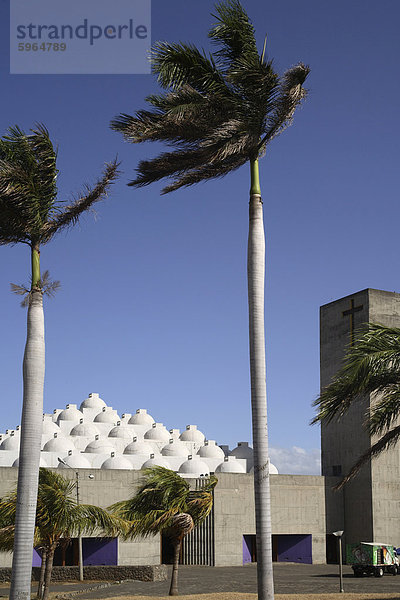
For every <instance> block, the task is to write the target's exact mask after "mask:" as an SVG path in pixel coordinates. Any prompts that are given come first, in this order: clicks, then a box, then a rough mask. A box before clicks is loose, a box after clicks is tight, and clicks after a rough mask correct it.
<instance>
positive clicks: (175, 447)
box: [161, 438, 188, 456]
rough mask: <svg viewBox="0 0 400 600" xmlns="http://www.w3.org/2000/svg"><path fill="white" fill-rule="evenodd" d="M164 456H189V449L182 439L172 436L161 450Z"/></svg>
mask: <svg viewBox="0 0 400 600" xmlns="http://www.w3.org/2000/svg"><path fill="white" fill-rule="evenodd" d="M161 454H162V455H163V456H187V454H188V449H187V447H186V445H185V444H184V443H183V442H181V441H180V440H177V439H174V438H171V439H170V440H169V443H168V444H167V445H166V446H164V448H163V449H162V450H161Z"/></svg>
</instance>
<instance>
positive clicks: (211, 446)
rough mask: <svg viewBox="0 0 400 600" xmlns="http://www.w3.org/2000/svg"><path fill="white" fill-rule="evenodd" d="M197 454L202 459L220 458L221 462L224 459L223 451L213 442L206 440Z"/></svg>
mask: <svg viewBox="0 0 400 600" xmlns="http://www.w3.org/2000/svg"><path fill="white" fill-rule="evenodd" d="M197 454H198V455H199V456H201V457H202V458H220V459H221V461H222V460H224V458H225V454H224V451H223V450H222V448H220V447H219V446H217V444H216V442H215V440H206V441H205V442H204V446H202V447H201V448H200V449H199V451H198V452H197Z"/></svg>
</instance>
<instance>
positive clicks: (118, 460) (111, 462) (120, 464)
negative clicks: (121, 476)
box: [101, 452, 133, 470]
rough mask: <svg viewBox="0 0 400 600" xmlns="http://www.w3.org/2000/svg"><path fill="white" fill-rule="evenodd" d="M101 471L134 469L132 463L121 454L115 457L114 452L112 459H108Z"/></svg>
mask: <svg viewBox="0 0 400 600" xmlns="http://www.w3.org/2000/svg"><path fill="white" fill-rule="evenodd" d="M101 469H129V470H132V469H133V465H132V463H131V462H130V461H129V460H128V459H127V458H124V457H123V456H121V455H120V454H119V455H117V456H115V454H114V452H112V453H111V456H110V458H107V459H106V460H105V461H104V462H103V464H102V465H101Z"/></svg>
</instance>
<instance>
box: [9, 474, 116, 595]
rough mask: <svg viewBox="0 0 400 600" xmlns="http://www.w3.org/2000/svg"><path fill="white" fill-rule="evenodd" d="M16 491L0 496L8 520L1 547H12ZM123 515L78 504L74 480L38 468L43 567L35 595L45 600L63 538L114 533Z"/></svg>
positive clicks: (37, 531) (37, 539)
mask: <svg viewBox="0 0 400 600" xmlns="http://www.w3.org/2000/svg"><path fill="white" fill-rule="evenodd" d="M16 506H17V491H16V490H14V491H13V492H11V493H10V494H8V495H7V496H5V497H4V498H2V499H1V500H0V522H1V523H2V524H4V523H8V524H9V525H8V526H4V527H3V528H2V529H0V548H1V549H2V550H5V551H8V550H9V551H11V550H12V547H13V546H12V542H13V537H14V536H13V534H14V526H13V525H12V524H13V523H14V518H15V512H16ZM126 525H127V524H126V523H124V521H123V520H122V519H119V518H117V517H114V516H112V515H110V514H109V513H108V512H107V511H106V510H104V509H103V508H99V507H98V506H94V505H92V504H78V503H77V499H76V482H75V481H71V480H70V479H68V478H66V477H64V476H62V475H61V474H60V473H58V472H56V471H50V470H49V469H44V468H41V469H40V472H39V487H38V498H37V505H36V522H35V546H40V547H41V548H42V569H41V578H40V581H39V587H38V597H39V598H41V599H42V600H47V597H48V595H49V591H50V581H51V572H52V568H53V558H54V552H55V550H56V548H57V546H59V545H60V544H61V543H62V542H63V541H65V540H67V541H68V540H69V539H70V538H71V537H76V536H77V535H82V534H83V533H85V534H86V535H91V534H93V533H94V532H98V533H101V534H102V535H108V536H116V535H118V534H119V533H121V532H122V533H124V532H125V531H126Z"/></svg>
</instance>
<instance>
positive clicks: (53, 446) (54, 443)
mask: <svg viewBox="0 0 400 600" xmlns="http://www.w3.org/2000/svg"><path fill="white" fill-rule="evenodd" d="M69 450H72V451H74V450H75V445H74V443H73V442H72V440H71V439H70V438H67V437H65V436H64V435H59V434H58V433H55V434H54V436H53V437H52V438H50V439H49V441H48V442H46V443H45V445H44V446H43V452H64V453H65V454H67V453H68V451H69Z"/></svg>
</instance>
